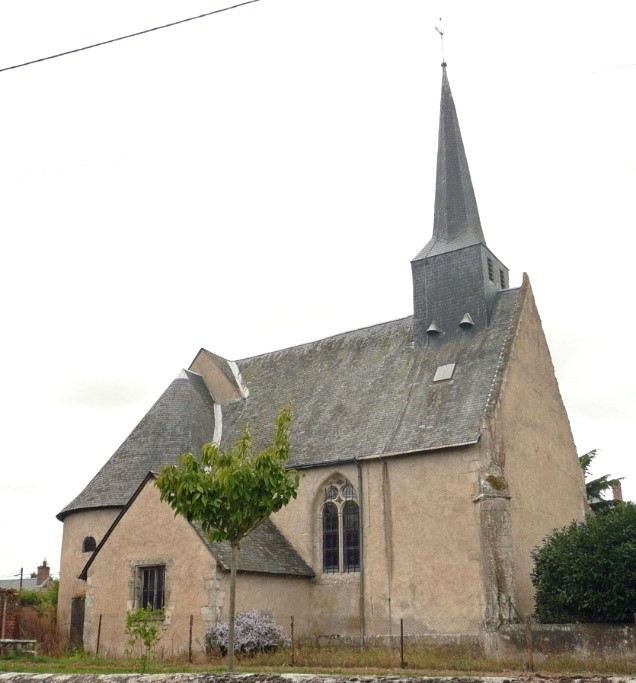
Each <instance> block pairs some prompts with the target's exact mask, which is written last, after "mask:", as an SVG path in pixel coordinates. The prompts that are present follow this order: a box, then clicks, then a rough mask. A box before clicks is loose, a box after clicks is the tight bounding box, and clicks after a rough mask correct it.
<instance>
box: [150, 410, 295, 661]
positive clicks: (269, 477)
mask: <svg viewBox="0 0 636 683" xmlns="http://www.w3.org/2000/svg"><path fill="white" fill-rule="evenodd" d="M290 425H291V410H290V408H288V407H285V408H283V409H282V410H281V411H280V413H279V415H278V417H277V418H276V422H275V433H274V441H273V443H272V445H271V446H270V447H269V448H266V449H265V450H263V451H261V452H260V453H258V454H256V455H253V454H252V439H251V436H250V432H249V428H248V427H247V426H245V429H244V430H243V434H242V435H241V437H240V438H239V440H238V441H237V443H236V444H235V445H234V447H233V448H231V449H230V450H229V451H227V452H222V451H221V450H220V449H219V447H218V445H217V444H214V443H208V444H205V445H204V446H202V447H201V455H200V457H199V458H197V457H195V456H194V455H192V453H185V454H183V455H182V456H181V457H180V458H179V464H178V465H168V466H166V467H164V468H163V469H162V470H161V473H160V475H159V477H157V479H156V481H155V483H156V485H157V487H158V488H159V491H160V492H161V500H163V501H166V502H167V503H168V504H169V505H170V506H171V507H172V509H173V510H174V511H175V515H176V514H180V515H183V516H184V517H185V518H186V519H187V520H188V521H195V520H196V521H198V522H200V523H201V526H202V527H203V530H204V531H205V532H206V533H207V534H208V535H209V537H210V539H211V540H212V541H216V542H219V541H226V542H229V543H230V545H231V547H232V554H231V560H230V613H229V619H228V621H229V634H228V641H229V642H228V652H227V667H228V671H233V670H234V615H235V607H236V567H237V563H238V554H239V546H240V542H241V539H242V538H244V537H245V536H246V535H247V534H249V533H250V531H252V530H253V529H255V528H256V527H257V526H258V525H259V524H260V523H261V522H263V521H264V520H265V519H267V518H268V517H269V515H270V514H272V513H273V512H276V511H278V510H280V509H281V508H282V507H284V506H285V505H287V503H289V501H290V500H291V499H292V498H295V497H296V493H297V491H298V483H299V475H298V473H297V472H296V471H295V470H290V469H287V468H286V467H285V463H286V462H287V459H288V457H289V435H290Z"/></svg>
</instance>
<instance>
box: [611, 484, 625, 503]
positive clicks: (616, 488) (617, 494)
mask: <svg viewBox="0 0 636 683" xmlns="http://www.w3.org/2000/svg"><path fill="white" fill-rule="evenodd" d="M612 498H613V499H614V500H620V501H622V500H623V487H622V486H621V483H620V481H617V482H616V483H615V484H612Z"/></svg>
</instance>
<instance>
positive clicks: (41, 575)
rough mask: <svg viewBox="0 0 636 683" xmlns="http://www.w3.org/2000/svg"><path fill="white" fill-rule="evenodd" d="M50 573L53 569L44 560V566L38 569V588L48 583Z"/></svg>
mask: <svg viewBox="0 0 636 683" xmlns="http://www.w3.org/2000/svg"><path fill="white" fill-rule="evenodd" d="M50 571H51V569H50V567H49V565H48V564H47V563H46V560H42V564H41V565H40V566H39V567H38V576H37V585H38V586H41V585H42V584H43V583H46V582H47V581H48V578H49V573H50Z"/></svg>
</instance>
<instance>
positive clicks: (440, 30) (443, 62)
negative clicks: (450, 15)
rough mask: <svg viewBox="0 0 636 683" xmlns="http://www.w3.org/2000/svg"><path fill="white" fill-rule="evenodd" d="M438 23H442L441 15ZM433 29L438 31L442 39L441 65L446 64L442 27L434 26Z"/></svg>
mask: <svg viewBox="0 0 636 683" xmlns="http://www.w3.org/2000/svg"><path fill="white" fill-rule="evenodd" d="M439 25H440V26H441V25H442V17H440V18H439ZM435 30H436V31H437V32H438V33H439V37H440V39H441V41H442V66H446V60H445V59H444V29H443V28H438V27H437V26H436V27H435Z"/></svg>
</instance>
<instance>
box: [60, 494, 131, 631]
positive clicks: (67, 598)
mask: <svg viewBox="0 0 636 683" xmlns="http://www.w3.org/2000/svg"><path fill="white" fill-rule="evenodd" d="M118 514H119V509H115V508H110V509H106V510H83V511H79V512H73V513H71V514H69V515H67V516H66V517H65V518H64V530H63V535H62V554H61V558H60V593H59V596H58V603H57V625H58V629H59V630H60V632H61V633H63V634H66V635H68V634H69V632H70V618H71V600H72V599H73V598H74V597H78V596H82V595H84V594H85V593H86V583H85V582H84V581H82V580H81V579H78V578H77V577H78V576H79V575H80V573H81V571H82V569H84V565H85V564H86V563H87V562H88V560H89V559H90V557H91V553H90V552H88V553H84V552H82V543H83V541H84V539H85V538H86V536H92V537H93V538H94V539H95V541H96V543H99V542H100V541H101V540H102V538H103V537H104V534H105V533H106V532H107V531H108V528H109V527H110V525H111V524H112V523H113V521H114V520H115V518H116V517H117V515H118Z"/></svg>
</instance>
